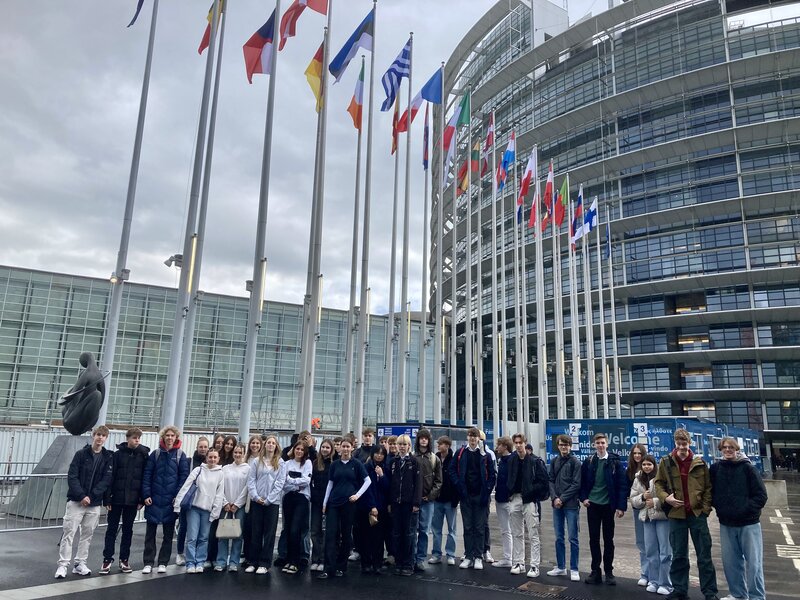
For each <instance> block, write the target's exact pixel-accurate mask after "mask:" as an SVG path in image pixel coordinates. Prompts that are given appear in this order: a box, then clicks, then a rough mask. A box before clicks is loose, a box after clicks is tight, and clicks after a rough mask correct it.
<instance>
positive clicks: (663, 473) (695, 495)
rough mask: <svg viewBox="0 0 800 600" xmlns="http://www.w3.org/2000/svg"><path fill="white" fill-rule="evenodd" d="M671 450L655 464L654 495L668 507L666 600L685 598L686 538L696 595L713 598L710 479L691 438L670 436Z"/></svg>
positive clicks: (681, 433)
mask: <svg viewBox="0 0 800 600" xmlns="http://www.w3.org/2000/svg"><path fill="white" fill-rule="evenodd" d="M672 437H673V439H674V441H675V449H674V450H673V451H672V452H671V453H669V454H668V455H666V456H664V457H663V458H662V459H661V461H660V462H659V463H658V474H657V475H656V480H655V487H654V489H655V493H656V496H657V497H658V501H659V502H660V503H661V506H662V507H664V508H666V507H667V505H669V507H670V508H669V513H668V515H667V516H668V517H669V543H670V546H672V565H671V567H670V569H669V578H670V580H671V581H672V587H673V590H672V593H671V594H669V595H668V596H667V598H669V600H688V598H689V534H690V533H691V537H692V544H694V552H695V555H696V556H697V570H698V572H699V575H700V591H702V592H703V596H704V597H705V599H706V600H718V598H717V571H716V569H715V568H714V562H713V561H712V560H711V534H710V533H709V531H708V515H709V514H711V476H710V474H709V470H708V466H707V465H706V463H705V461H704V460H703V459H702V457H700V456H695V455H694V453H693V452H692V451H691V450H690V449H689V445H690V444H691V442H692V438H691V435H689V432H688V431H686V430H685V429H676V430H675V433H674V434H673V436H672Z"/></svg>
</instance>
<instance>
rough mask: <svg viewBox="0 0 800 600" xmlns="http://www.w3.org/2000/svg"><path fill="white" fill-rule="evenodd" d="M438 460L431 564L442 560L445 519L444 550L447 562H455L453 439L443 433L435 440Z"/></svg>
mask: <svg viewBox="0 0 800 600" xmlns="http://www.w3.org/2000/svg"><path fill="white" fill-rule="evenodd" d="M436 446H437V450H438V451H439V460H440V461H442V487H441V489H440V490H439V495H438V496H437V498H436V500H435V501H434V505H433V517H432V518H431V531H432V532H433V548H432V549H431V557H430V558H429V559H428V562H429V563H430V564H432V565H436V564H439V563H440V562H442V530H443V529H444V522H445V520H447V541H446V542H445V552H446V553H447V564H448V565H454V564H456V533H457V532H456V508H457V507H458V490H457V489H456V486H455V483H453V480H452V479H451V477H450V463H451V462H452V461H453V450H452V446H453V441H452V440H451V439H450V438H449V437H447V436H446V435H443V436H442V437H440V438H439V439H438V440H436Z"/></svg>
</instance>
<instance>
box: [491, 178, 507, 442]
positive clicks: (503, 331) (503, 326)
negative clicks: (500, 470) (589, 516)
mask: <svg viewBox="0 0 800 600" xmlns="http://www.w3.org/2000/svg"><path fill="white" fill-rule="evenodd" d="M495 168H496V167H495ZM507 187H508V186H503V190H502V191H501V192H500V322H499V323H498V327H499V328H500V359H501V360H500V385H501V387H500V399H501V404H502V408H501V410H502V415H503V435H508V434H509V433H510V431H509V429H508V427H509V425H508V385H507V384H508V371H507V367H506V355H507V351H506V346H507V344H508V332H507V330H508V319H507V317H506V190H507Z"/></svg>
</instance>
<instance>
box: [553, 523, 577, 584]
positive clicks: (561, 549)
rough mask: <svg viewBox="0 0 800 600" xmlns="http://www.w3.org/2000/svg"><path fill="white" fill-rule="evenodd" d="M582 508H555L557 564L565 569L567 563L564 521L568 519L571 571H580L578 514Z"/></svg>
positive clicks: (554, 527) (554, 525)
mask: <svg viewBox="0 0 800 600" xmlns="http://www.w3.org/2000/svg"><path fill="white" fill-rule="evenodd" d="M579 514H580V508H553V529H554V530H555V534H556V565H557V566H558V568H559V569H565V568H566V565H567V556H566V554H567V549H566V546H565V544H564V521H566V524H567V529H568V531H569V568H570V570H571V571H575V572H577V571H578V552H579V548H580V546H579V544H578V532H579V531H580V526H579V525H578V515H579Z"/></svg>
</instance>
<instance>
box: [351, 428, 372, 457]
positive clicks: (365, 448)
mask: <svg viewBox="0 0 800 600" xmlns="http://www.w3.org/2000/svg"><path fill="white" fill-rule="evenodd" d="M377 447H378V445H377V444H376V443H375V430H374V429H372V428H371V427H364V429H363V430H362V431H361V446H360V447H358V448H357V449H355V450H353V458H355V459H356V460H357V461H359V462H362V463H364V464H366V462H367V461H368V460H369V458H370V456H372V453H373V452H375V450H376V448H377Z"/></svg>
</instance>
